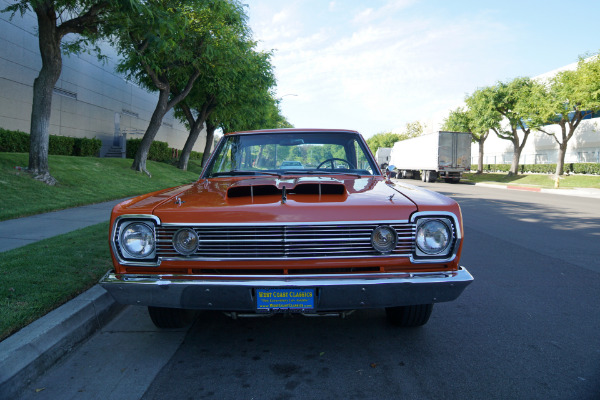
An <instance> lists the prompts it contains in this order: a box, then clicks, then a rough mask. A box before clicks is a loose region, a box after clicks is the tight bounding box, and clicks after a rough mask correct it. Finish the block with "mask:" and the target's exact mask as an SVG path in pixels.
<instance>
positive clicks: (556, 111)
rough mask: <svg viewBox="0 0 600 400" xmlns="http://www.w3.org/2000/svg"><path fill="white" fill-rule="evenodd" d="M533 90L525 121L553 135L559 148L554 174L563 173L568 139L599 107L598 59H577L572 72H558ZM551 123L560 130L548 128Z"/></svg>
mask: <svg viewBox="0 0 600 400" xmlns="http://www.w3.org/2000/svg"><path fill="white" fill-rule="evenodd" d="M536 89H537V90H536V92H535V95H534V96H533V98H532V102H533V103H534V104H535V109H534V110H532V111H533V112H532V113H531V114H530V115H529V120H528V123H529V124H530V125H531V126H532V127H533V128H534V129H537V130H539V131H541V132H544V133H546V134H547V135H550V136H552V138H554V140H555V141H556V143H557V144H558V148H559V150H558V160H557V163H556V175H557V176H559V175H563V174H564V165H565V155H566V152H567V148H568V144H569V140H571V138H572V137H573V135H574V134H575V132H576V130H577V128H578V127H579V126H580V123H581V121H582V120H583V119H584V118H585V117H587V116H590V115H591V114H592V113H594V112H597V111H599V110H600V59H599V58H598V56H596V57H593V58H590V59H589V60H585V59H583V58H580V60H579V63H578V65H577V69H576V70H575V71H562V72H559V73H558V74H556V75H555V76H554V77H553V78H552V79H550V81H549V82H548V84H546V85H539V86H537V87H536ZM553 124H557V125H558V126H559V127H560V133H558V134H557V133H555V132H553V131H551V130H550V129H548V126H549V125H553Z"/></svg>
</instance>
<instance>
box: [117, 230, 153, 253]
mask: <svg viewBox="0 0 600 400" xmlns="http://www.w3.org/2000/svg"><path fill="white" fill-rule="evenodd" d="M128 235H129V236H133V237H129V238H128V237H127V236H128ZM135 236H138V237H135ZM129 241H134V243H135V245H137V246H138V247H141V250H140V251H135V250H134V249H133V244H128V242H129ZM119 245H120V247H121V252H122V253H123V255H124V256H125V258H131V259H136V260H146V259H149V258H154V257H155V256H156V233H155V230H154V225H153V224H148V223H147V222H145V221H144V222H142V221H131V222H126V223H123V224H122V225H121V226H120V227H119Z"/></svg>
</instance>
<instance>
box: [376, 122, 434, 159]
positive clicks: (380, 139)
mask: <svg viewBox="0 0 600 400" xmlns="http://www.w3.org/2000/svg"><path fill="white" fill-rule="evenodd" d="M426 127H427V125H425V124H423V123H421V122H420V121H414V122H407V123H406V126H405V127H404V131H403V132H402V133H393V132H380V133H377V134H375V135H373V136H371V137H370V138H369V139H367V145H368V146H369V149H371V152H372V153H373V154H375V153H377V150H378V149H379V148H380V147H393V146H394V143H396V142H397V141H399V140H406V139H410V138H413V137H417V136H420V135H422V134H423V131H424V130H425V128H426Z"/></svg>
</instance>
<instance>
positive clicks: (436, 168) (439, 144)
mask: <svg viewBox="0 0 600 400" xmlns="http://www.w3.org/2000/svg"><path fill="white" fill-rule="evenodd" d="M389 165H390V166H394V167H395V169H396V170H397V171H398V172H397V176H398V178H414V179H419V178H421V180H422V181H423V182H435V181H436V180H437V179H438V178H441V179H444V180H445V181H446V182H448V183H450V182H452V183H457V182H458V181H460V178H461V177H462V173H463V172H466V171H469V170H470V169H471V134H470V133H467V132H445V131H440V132H434V133H429V134H426V135H421V136H417V137H415V138H412V139H407V140H401V141H398V142H396V143H395V144H394V147H393V148H392V152H391V154H390V162H389Z"/></svg>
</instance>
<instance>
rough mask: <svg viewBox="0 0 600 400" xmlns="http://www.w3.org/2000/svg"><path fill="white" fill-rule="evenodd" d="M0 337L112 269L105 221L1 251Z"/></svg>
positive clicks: (21, 326) (65, 300)
mask: <svg viewBox="0 0 600 400" xmlns="http://www.w3.org/2000/svg"><path fill="white" fill-rule="evenodd" d="M0 257H1V260H2V262H1V263H0V276H1V278H0V282H1V283H0V340H3V339H5V338H6V337H8V336H9V335H11V334H12V333H14V332H16V331H17V330H19V329H21V328H23V327H24V326H26V325H27V324H29V323H31V322H33V321H35V320H36V319H38V318H40V317H41V316H43V315H45V314H46V313H48V312H50V311H52V310H53V309H55V308H56V307H58V306H60V305H61V304H63V303H66V302H67V301H69V300H70V299H72V298H74V297H75V296H77V295H78V294H80V293H82V292H84V291H85V290H87V289H89V288H90V287H92V286H94V285H95V284H96V283H98V280H99V279H100V278H101V277H102V276H103V275H104V274H105V273H106V272H107V271H108V270H109V269H111V268H112V261H111V258H110V252H109V249H108V222H104V223H101V224H98V225H94V226H90V227H87V228H84V229H80V230H77V231H74V232H70V233H67V234H64V235H60V236H56V237H53V238H49V239H45V240H42V241H40V242H36V243H32V244H29V245H27V246H24V247H20V248H18V249H14V250H10V251H7V252H3V253H1V254H0Z"/></svg>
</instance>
